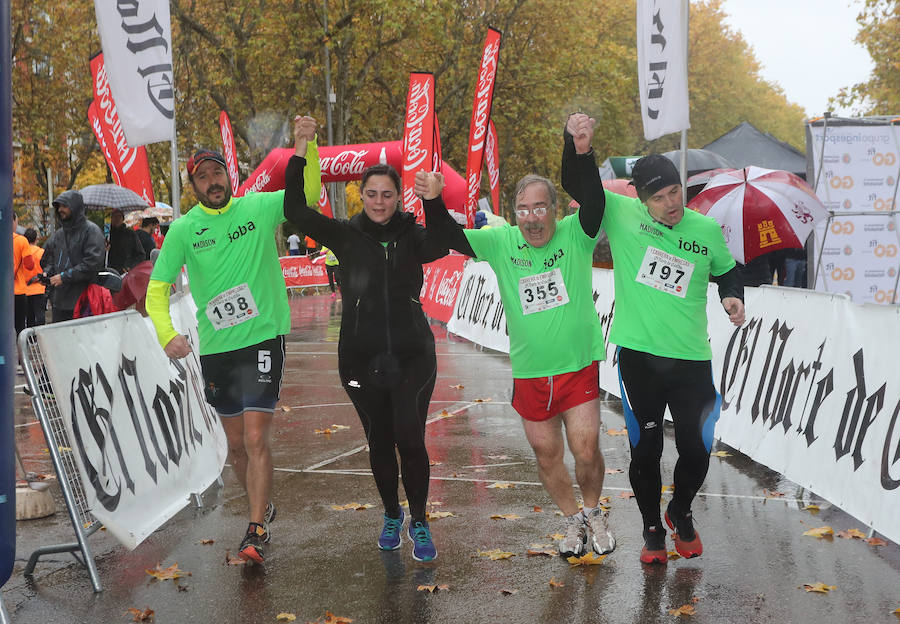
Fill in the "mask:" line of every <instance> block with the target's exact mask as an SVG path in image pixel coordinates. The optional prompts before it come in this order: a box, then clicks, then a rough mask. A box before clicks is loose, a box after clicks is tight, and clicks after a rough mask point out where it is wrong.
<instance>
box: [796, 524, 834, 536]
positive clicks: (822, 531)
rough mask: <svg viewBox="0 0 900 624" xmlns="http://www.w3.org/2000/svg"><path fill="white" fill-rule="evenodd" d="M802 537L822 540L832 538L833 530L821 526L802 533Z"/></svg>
mask: <svg viewBox="0 0 900 624" xmlns="http://www.w3.org/2000/svg"><path fill="white" fill-rule="evenodd" d="M803 535H809V536H810V537H816V538H819V539H822V538H823V537H831V536H833V535H834V530H833V529H832V528H831V527H830V526H821V527H818V528H815V529H810V530H809V531H804V532H803Z"/></svg>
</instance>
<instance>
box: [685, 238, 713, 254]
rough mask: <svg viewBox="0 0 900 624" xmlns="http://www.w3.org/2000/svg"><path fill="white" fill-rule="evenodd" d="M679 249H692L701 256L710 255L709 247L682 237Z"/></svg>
mask: <svg viewBox="0 0 900 624" xmlns="http://www.w3.org/2000/svg"><path fill="white" fill-rule="evenodd" d="M678 249H682V250H684V251H692V252H694V253H695V254H700V255H701V256H708V255H709V249H708V248H707V247H704V246H703V245H701V244H700V243H698V242H697V241H686V240H684V239H682V238H679V239H678Z"/></svg>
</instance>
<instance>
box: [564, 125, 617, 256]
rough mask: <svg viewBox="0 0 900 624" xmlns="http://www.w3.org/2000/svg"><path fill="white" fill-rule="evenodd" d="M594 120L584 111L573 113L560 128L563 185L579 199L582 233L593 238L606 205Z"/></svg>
mask: <svg viewBox="0 0 900 624" xmlns="http://www.w3.org/2000/svg"><path fill="white" fill-rule="evenodd" d="M595 123H596V122H595V120H594V119H593V118H592V117H588V116H587V115H585V114H584V113H573V114H571V115H569V119H568V120H567V121H566V128H565V130H564V131H563V139H564V142H563V153H562V176H561V177H562V185H563V188H564V189H565V191H566V192H567V193H568V194H569V195H571V196H572V198H573V199H574V200H575V201H577V202H578V204H579V205H580V208H579V209H578V220H579V222H580V223H581V229H582V230H584V233H585V234H587V235H588V236H590V237H591V238H593V237H594V236H596V235H597V232H599V231H600V223H601V222H602V221H603V212H604V209H605V208H606V193H605V191H604V190H603V183H602V182H601V180H600V170H599V169H597V161H596V158H595V156H594V149H593V148H592V147H591V141H592V140H593V138H594V124H595Z"/></svg>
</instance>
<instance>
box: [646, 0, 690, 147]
mask: <svg viewBox="0 0 900 624" xmlns="http://www.w3.org/2000/svg"><path fill="white" fill-rule="evenodd" d="M687 1H688V0H638V3H637V42H638V84H639V88H640V93H641V117H642V119H643V121H644V138H646V139H647V140H648V141H652V140H653V139H658V138H659V137H661V136H663V135H664V134H669V133H671V132H680V131H682V130H686V129H687V128H690V127H691V122H690V115H689V109H688V83H687V42H686V33H687V11H686V10H685V4H686V3H687Z"/></svg>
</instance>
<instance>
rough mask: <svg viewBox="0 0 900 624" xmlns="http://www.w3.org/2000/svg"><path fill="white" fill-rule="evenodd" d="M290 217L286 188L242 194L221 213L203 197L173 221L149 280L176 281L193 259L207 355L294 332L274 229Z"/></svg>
mask: <svg viewBox="0 0 900 624" xmlns="http://www.w3.org/2000/svg"><path fill="white" fill-rule="evenodd" d="M284 221H285V219H284V191H276V192H273V193H251V194H249V195H245V196H244V197H235V198H233V199H232V200H231V204H230V206H229V207H228V208H227V209H226V210H225V211H224V212H222V213H221V214H209V213H207V212H205V211H204V210H203V207H202V206H200V204H197V205H196V206H194V207H193V208H191V209H190V210H189V211H188V213H187V214H186V215H184V216H183V217H181V218H179V219H175V221H173V222H172V225H171V226H170V227H169V233H168V234H167V235H166V239H165V241H164V242H163V246H162V250H161V251H160V254H159V258H157V260H156V264H155V266H154V267H153V273H152V275H151V276H150V279H151V280H158V281H161V282H166V283H169V284H173V283H175V278H176V277H177V276H178V273H179V271H181V267H182V265H186V266H187V273H188V277H189V279H190V289H191V296H192V297H193V298H194V303H195V304H196V305H197V324H198V331H199V334H200V355H208V354H212V353H224V352H226V351H234V350H236V349H242V348H243V347H248V346H250V345H254V344H257V343H259V342H262V341H263V340H268V339H270V338H274V337H276V336H280V335H282V334H287V333H290V331H291V314H290V308H289V307H288V300H287V288H286V287H285V285H284V275H283V274H282V272H281V263H280V262H279V260H278V249H277V247H276V245H275V228H276V227H278V226H279V225H280V224H281V223H283V222H284ZM214 298H218V299H217V300H216V301H213V299H214ZM208 308H209V309H208Z"/></svg>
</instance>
